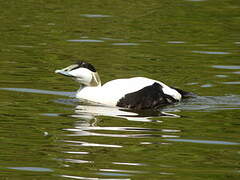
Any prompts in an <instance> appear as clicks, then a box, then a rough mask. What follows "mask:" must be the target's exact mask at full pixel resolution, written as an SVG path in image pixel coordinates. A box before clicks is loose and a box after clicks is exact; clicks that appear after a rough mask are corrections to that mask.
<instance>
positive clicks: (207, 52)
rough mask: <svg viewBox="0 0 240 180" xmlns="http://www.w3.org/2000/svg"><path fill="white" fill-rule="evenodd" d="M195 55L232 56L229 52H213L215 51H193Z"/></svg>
mask: <svg viewBox="0 0 240 180" xmlns="http://www.w3.org/2000/svg"><path fill="white" fill-rule="evenodd" d="M192 52H193V53H199V54H216V55H217V54H219V55H223V54H231V53H229V52H213V51H192Z"/></svg>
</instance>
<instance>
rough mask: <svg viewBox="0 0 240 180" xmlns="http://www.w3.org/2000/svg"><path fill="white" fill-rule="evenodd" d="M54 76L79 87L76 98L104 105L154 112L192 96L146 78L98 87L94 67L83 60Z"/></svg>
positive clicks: (96, 73)
mask: <svg viewBox="0 0 240 180" xmlns="http://www.w3.org/2000/svg"><path fill="white" fill-rule="evenodd" d="M55 73H57V74H61V75H63V76H66V77H71V78H73V79H74V80H75V81H77V82H78V83H79V84H80V88H79V89H78V91H77V93H76V98H78V99H81V100H83V101H87V102H92V103H97V104H101V105H105V106H114V107H121V108H127V109H135V110H141V109H158V108H161V107H163V106H166V105H170V104H175V103H178V102H180V101H181V100H182V99H184V98H187V97H190V96H192V93H190V92H186V91H183V90H181V89H178V88H174V87H170V86H167V85H166V84H164V83H163V82H160V81H157V80H154V79H150V78H147V77H131V78H122V79H115V80H111V81H109V82H107V83H105V84H103V85H102V83H101V80H100V77H99V75H98V72H97V70H96V68H95V67H94V66H93V65H92V64H90V63H88V62H85V61H78V62H77V63H75V64H72V65H70V66H68V67H65V68H63V69H58V70H56V71H55Z"/></svg>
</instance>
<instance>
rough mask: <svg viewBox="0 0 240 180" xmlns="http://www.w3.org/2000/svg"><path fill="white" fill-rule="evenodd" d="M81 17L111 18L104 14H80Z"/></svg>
mask: <svg viewBox="0 0 240 180" xmlns="http://www.w3.org/2000/svg"><path fill="white" fill-rule="evenodd" d="M81 16H82V17H87V18H104V17H111V16H110V15H105V14H81Z"/></svg>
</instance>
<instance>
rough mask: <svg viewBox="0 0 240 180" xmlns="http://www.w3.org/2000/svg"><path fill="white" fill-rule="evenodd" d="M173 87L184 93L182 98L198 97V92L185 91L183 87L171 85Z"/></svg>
mask: <svg viewBox="0 0 240 180" xmlns="http://www.w3.org/2000/svg"><path fill="white" fill-rule="evenodd" d="M171 88H173V89H175V90H176V91H177V92H179V93H180V94H181V95H182V98H191V97H196V94H194V93H192V92H187V91H183V90H181V89H178V88H174V87H171Z"/></svg>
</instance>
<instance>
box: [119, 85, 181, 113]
mask: <svg viewBox="0 0 240 180" xmlns="http://www.w3.org/2000/svg"><path fill="white" fill-rule="evenodd" d="M175 102H177V100H176V99H174V98H173V97H172V96H169V95H166V94H164V93H163V90H162V86H161V85H160V84H158V83H154V84H152V85H150V86H147V87H144V88H143V89H140V90H139V91H136V92H133V93H129V94H126V95H125V96H124V97H123V98H121V99H120V100H119V101H118V103H117V106H119V107H126V108H131V109H136V110H137V109H157V108H160V107H162V106H165V105H169V104H173V103H175Z"/></svg>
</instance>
